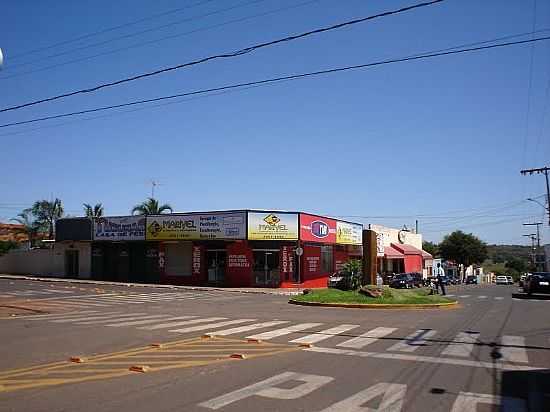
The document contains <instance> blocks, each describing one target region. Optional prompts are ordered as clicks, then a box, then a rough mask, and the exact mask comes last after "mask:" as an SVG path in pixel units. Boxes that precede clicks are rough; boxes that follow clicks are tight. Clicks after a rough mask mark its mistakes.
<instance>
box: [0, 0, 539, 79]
mask: <svg viewBox="0 0 550 412" xmlns="http://www.w3.org/2000/svg"><path fill="white" fill-rule="evenodd" d="M319 1H321V0H308V1H304V2H302V3H298V4H293V5H290V6H285V7H279V8H276V9H272V10H268V11H265V12H262V13H256V14H252V15H248V16H244V17H239V18H237V19H232V20H227V21H224V22H221V23H216V24H212V25H209V26H203V27H198V28H196V29H193V30H189V31H186V32H183V33H175V34H171V35H169V36H163V37H160V38H157V39H152V40H147V41H141V42H139V43H134V44H131V45H128V46H124V47H120V48H117V49H112V50H107V51H104V52H101V53H96V54H93V55H91V56H84V57H80V58H78V59H73V60H68V61H65V62H61V63H56V64H52V65H49V66H45V67H40V68H38V69H33V70H27V71H23V72H18V73H14V74H12V75H8V76H1V77H0V80H4V79H11V78H14V77H21V76H25V75H28V74H32V73H37V72H42V71H46V70H51V69H55V68H57V67H62V66H67V65H70V64H74V63H80V62H83V61H88V60H92V59H95V58H97V57H102V56H107V55H110V54H115V53H119V52H122V51H126V50H130V49H135V48H139V47H144V46H149V45H151V44H156V43H160V42H162V41H165V40H171V39H175V38H178V37H183V36H188V35H190V34H195V33H199V32H203V31H207V30H212V29H217V28H220V27H224V26H228V25H231V24H235V23H242V22H244V21H248V20H253V19H256V18H258V17H264V16H268V15H271V14H275V13H280V12H283V11H287V10H292V9H296V8H298V7H303V6H306V5H308V4H312V3H318V2H319ZM541 31H548V30H541Z"/></svg>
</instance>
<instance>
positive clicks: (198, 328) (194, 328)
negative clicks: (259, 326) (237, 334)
mask: <svg viewBox="0 0 550 412" xmlns="http://www.w3.org/2000/svg"><path fill="white" fill-rule="evenodd" d="M255 320H256V319H235V320H227V321H225V322H218V323H209V324H207V325H199V326H191V327H188V328H183V329H172V330H169V332H173V333H188V332H198V331H201V330H207V329H211V328H221V327H224V326H229V325H235V324H237V323H245V322H254V321H255Z"/></svg>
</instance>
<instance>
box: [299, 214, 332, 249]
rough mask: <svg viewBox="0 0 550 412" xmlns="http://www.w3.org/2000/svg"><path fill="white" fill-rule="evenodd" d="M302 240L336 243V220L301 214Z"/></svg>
mask: <svg viewBox="0 0 550 412" xmlns="http://www.w3.org/2000/svg"><path fill="white" fill-rule="evenodd" d="M300 239H301V240H305V241H309V242H319V243H336V220H333V219H327V218H324V217H319V216H312V215H307V214H305V213H300Z"/></svg>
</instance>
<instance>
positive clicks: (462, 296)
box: [459, 295, 470, 298]
mask: <svg viewBox="0 0 550 412" xmlns="http://www.w3.org/2000/svg"><path fill="white" fill-rule="evenodd" d="M469 297H470V295H460V296H459V298H469Z"/></svg>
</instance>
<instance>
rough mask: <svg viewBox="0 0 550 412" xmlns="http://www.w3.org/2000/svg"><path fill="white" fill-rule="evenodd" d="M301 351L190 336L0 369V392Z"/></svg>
mask: <svg viewBox="0 0 550 412" xmlns="http://www.w3.org/2000/svg"><path fill="white" fill-rule="evenodd" d="M298 350H300V349H299V348H298V347H296V346H289V345H281V344H271V343H260V344H254V345H250V343H247V342H246V341H242V340H238V339H228V338H221V337H214V338H209V339H202V338H190V339H184V340H180V341H175V342H169V343H163V344H162V345H161V347H151V346H145V347H139V348H133V349H127V350H123V351H119V352H113V353H108V354H102V355H96V356H89V357H86V362H85V363H74V362H71V361H70V360H67V361H65V362H54V363H49V364H44V365H36V366H31V367H27V368H19V369H12V370H8V371H3V372H0V392H11V391H16V390H21V389H30V388H40V387H48V386H53V385H62V384H69V383H80V382H86V381H93V380H101V379H111V378H116V377H120V376H127V375H134V376H135V375H140V374H136V372H134V371H132V370H130V369H131V368H132V367H134V366H141V365H144V366H147V367H148V369H147V370H148V371H149V372H157V371H161V370H169V369H177V368H188V367H193V366H201V365H210V364H215V363H220V362H236V361H238V362H240V361H242V360H238V359H234V358H231V355H232V354H235V353H239V354H242V355H243V359H244V358H246V359H253V358H256V357H260V356H272V355H276V354H280V353H286V352H293V351H298ZM79 356H80V355H79Z"/></svg>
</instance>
